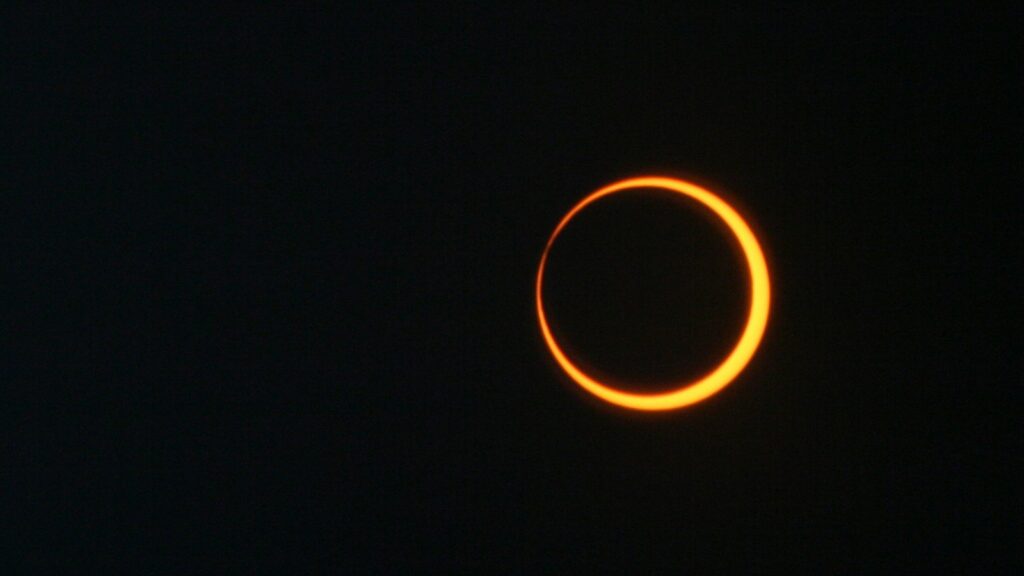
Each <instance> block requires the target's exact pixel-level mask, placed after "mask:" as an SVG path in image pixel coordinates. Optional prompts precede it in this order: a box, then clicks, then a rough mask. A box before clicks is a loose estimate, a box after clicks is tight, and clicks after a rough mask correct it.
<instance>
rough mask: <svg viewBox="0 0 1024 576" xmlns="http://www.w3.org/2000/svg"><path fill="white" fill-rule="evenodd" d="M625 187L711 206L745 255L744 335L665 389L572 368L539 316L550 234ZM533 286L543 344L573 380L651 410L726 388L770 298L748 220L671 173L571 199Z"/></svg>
mask: <svg viewBox="0 0 1024 576" xmlns="http://www.w3.org/2000/svg"><path fill="white" fill-rule="evenodd" d="M630 188H663V189H665V190H669V191H672V192H676V193H678V194H682V195H684V196H688V197H690V198H693V199H694V200H697V201H698V202H700V203H701V204H704V205H705V206H707V207H708V208H710V209H711V210H712V211H713V212H714V213H715V214H717V215H718V217H719V218H721V219H722V220H723V221H724V222H725V223H726V225H728V226H729V229H730V230H732V233H733V234H735V235H736V239H737V240H739V242H740V247H741V248H742V249H743V254H744V256H746V260H747V266H748V268H749V271H750V314H749V315H748V317H747V325H746V327H745V328H744V329H743V335H742V336H740V339H739V341H738V342H737V343H736V347H735V348H733V349H732V352H730V353H729V355H728V356H727V357H726V358H725V360H723V361H722V363H721V364H719V365H718V366H717V367H716V368H715V369H713V370H712V371H711V372H709V373H708V374H707V375H705V376H703V377H701V378H700V379H698V380H696V381H693V382H689V383H687V382H683V383H680V384H679V385H678V386H675V387H674V389H673V390H670V391H668V392H662V393H656V394H634V393H630V392H623V391H622V390H617V389H615V388H613V387H611V386H608V385H607V384H604V383H601V382H599V381H597V380H596V379H594V378H592V377H590V376H588V375H587V374H586V373H585V372H583V371H582V370H580V369H579V368H578V367H576V365H575V364H573V363H572V361H571V360H569V358H568V357H567V356H566V355H565V353H564V352H563V351H562V349H561V348H560V347H559V346H558V342H556V341H555V338H554V336H552V334H551V329H550V328H548V321H547V318H546V317H545V316H544V302H543V300H542V298H541V286H542V284H543V280H544V265H545V264H546V263H547V259H548V252H550V251H551V246H552V245H553V244H554V243H555V239H556V238H558V235H559V233H561V231H562V229H563V228H565V225H566V224H568V223H569V221H570V220H572V218H573V216H575V215H576V214H577V213H578V212H579V211H580V210H583V209H584V208H586V207H587V205H589V204H591V203H592V202H594V201H596V200H598V199H600V198H603V197H604V196H608V195H610V194H614V193H616V192H621V191H623V190H628V189H630ZM536 290H537V295H536V299H537V319H538V320H539V321H540V329H541V332H542V333H543V335H544V341H545V342H547V345H548V348H549V349H551V354H552V355H554V357H555V360H556V361H558V364H559V365H560V366H561V367H562V369H563V370H565V373H566V374H568V375H569V377H571V378H572V379H573V380H575V381H576V383H577V384H579V385H580V386H582V387H583V388H584V389H585V390H587V391H588V392H590V393H591V394H593V395H595V396H597V397H598V398H601V399H602V400H605V401H607V402H611V403H612V404H617V405H619V406H623V407H626V408H632V409H634V410H650V411H655V410H672V409H675V408H681V407H683V406H687V405H690V404H693V403H695V402H700V401H701V400H704V399H705V398H707V397H709V396H711V395H712V394H715V393H716V392H718V391H719V390H721V389H722V388H725V387H726V386H727V385H728V384H729V382H731V381H732V380H733V379H734V378H735V377H736V376H737V375H738V374H739V373H740V372H741V371H742V370H743V368H744V367H745V366H746V365H747V363H748V362H749V361H750V359H751V357H753V355H754V352H755V351H756V350H757V346H758V344H759V343H760V342H761V336H763V335H764V330H765V326H766V325H767V324H768V306H769V300H770V288H769V283H768V265H767V264H766V263H765V259H764V253H762V252H761V245H760V244H759V243H758V241H757V238H756V237H755V236H754V233H753V232H752V231H751V230H750V227H749V226H747V223H746V222H744V221H743V218H741V217H740V215H739V214H738V213H737V212H736V211H735V210H734V209H733V208H732V207H731V206H729V204H727V203H726V202H725V201H724V200H722V199H721V198H719V197H718V196H716V195H714V194H712V193H711V192H709V191H707V190H705V189H704V188H701V187H700V186H697V185H695V184H691V183H689V182H685V181H683V180H676V179H673V178H663V177H657V176H648V177H641V178H630V179H627V180H621V181H619V182H615V183H613V184H610V185H608V186H605V187H604V188H601V189H600V190H598V191H596V192H594V193H592V194H591V195H589V196H587V197H586V198H584V199H583V200H581V201H580V202H579V203H578V204H576V206H574V207H573V208H572V210H570V211H569V213H568V214H566V215H565V217H564V218H562V221H561V222H559V223H558V226H557V227H555V231H554V232H552V234H551V238H549V239H548V243H547V245H546V246H545V247H544V254H543V255H541V258H540V266H539V267H538V269H537V287H536Z"/></svg>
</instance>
